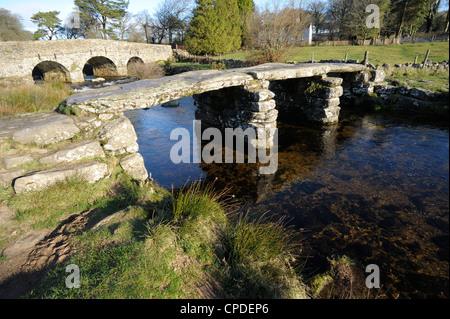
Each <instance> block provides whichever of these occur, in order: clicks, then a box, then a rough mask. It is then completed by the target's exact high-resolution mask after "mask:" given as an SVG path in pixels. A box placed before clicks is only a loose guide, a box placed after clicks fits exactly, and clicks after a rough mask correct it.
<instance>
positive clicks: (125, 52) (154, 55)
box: [0, 39, 173, 82]
mask: <svg viewBox="0 0 450 319" xmlns="http://www.w3.org/2000/svg"><path fill="white" fill-rule="evenodd" d="M172 56H173V55H172V48H171V47H170V46H169V45H156V44H144V43H132V42H125V41H112V40H102V39H76V40H56V41H18V42H13V41H12V42H0V80H1V79H8V78H14V77H15V78H25V79H27V80H29V81H32V72H33V69H34V68H35V67H36V66H37V65H38V64H39V63H41V62H45V61H49V62H52V63H51V64H50V65H52V66H53V67H54V68H56V67H60V66H62V67H63V68H64V72H66V73H67V75H68V77H69V79H70V81H71V82H83V81H84V79H83V73H82V71H83V67H84V65H85V64H86V62H87V61H88V60H89V59H91V58H94V57H103V58H107V59H108V60H110V61H112V63H113V65H114V66H115V68H116V71H117V75H120V76H126V75H127V73H128V71H127V63H128V62H129V61H130V59H131V58H134V57H138V58H140V59H141V60H142V61H143V62H144V63H152V62H156V61H160V60H167V59H169V58H171V57H172Z"/></svg>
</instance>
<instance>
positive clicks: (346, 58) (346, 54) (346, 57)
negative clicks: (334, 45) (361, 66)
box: [344, 52, 348, 63]
mask: <svg viewBox="0 0 450 319" xmlns="http://www.w3.org/2000/svg"><path fill="white" fill-rule="evenodd" d="M347 60H348V52H345V60H344V61H345V62H346V63H347Z"/></svg>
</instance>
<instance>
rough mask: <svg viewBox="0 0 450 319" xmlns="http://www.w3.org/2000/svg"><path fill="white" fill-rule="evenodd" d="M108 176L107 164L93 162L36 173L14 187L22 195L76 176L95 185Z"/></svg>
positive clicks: (22, 179)
mask: <svg viewBox="0 0 450 319" xmlns="http://www.w3.org/2000/svg"><path fill="white" fill-rule="evenodd" d="M107 175H108V166H107V165H106V164H105V163H98V162H93V163H87V164H79V165H75V166H71V167H65V168H61V169H59V168H55V169H49V170H44V171H38V172H34V173H31V174H28V175H25V176H22V177H19V178H17V179H16V180H15V181H14V185H13V187H14V191H15V192H16V193H17V194H20V193H23V192H28V191H31V190H42V189H45V188H47V187H50V186H52V185H54V184H56V183H58V182H64V181H67V180H68V179H70V178H74V177H76V176H78V177H80V178H82V179H84V180H86V182H88V183H94V182H96V181H99V180H100V179H102V178H104V177H106V176H107Z"/></svg>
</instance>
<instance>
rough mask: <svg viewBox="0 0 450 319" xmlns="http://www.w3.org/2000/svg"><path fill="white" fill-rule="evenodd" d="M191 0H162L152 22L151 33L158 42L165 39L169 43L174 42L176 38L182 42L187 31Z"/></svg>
mask: <svg viewBox="0 0 450 319" xmlns="http://www.w3.org/2000/svg"><path fill="white" fill-rule="evenodd" d="M191 6H192V1H191V0H164V1H163V2H160V4H159V5H158V8H157V9H156V12H155V14H154V20H153V26H152V28H153V31H154V33H155V34H156V35H157V38H158V39H159V42H161V41H162V39H164V38H165V37H167V38H168V41H169V43H173V42H174V37H175V36H178V38H181V39H180V40H182V39H183V38H184V34H185V32H186V29H187V22H188V19H189V13H190V12H191Z"/></svg>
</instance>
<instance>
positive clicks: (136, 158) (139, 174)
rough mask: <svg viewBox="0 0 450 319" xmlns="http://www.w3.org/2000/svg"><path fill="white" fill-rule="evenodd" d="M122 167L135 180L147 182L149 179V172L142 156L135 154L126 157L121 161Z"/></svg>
mask: <svg viewBox="0 0 450 319" xmlns="http://www.w3.org/2000/svg"><path fill="white" fill-rule="evenodd" d="M120 166H121V167H122V168H123V170H124V171H125V172H126V173H128V174H129V175H131V177H133V178H134V179H137V180H139V181H145V180H146V179H148V172H147V169H146V168H145V164H144V158H143V157H142V155H141V154H139V153H135V154H131V155H128V156H125V157H124V158H122V159H121V160H120Z"/></svg>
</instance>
